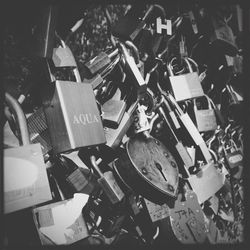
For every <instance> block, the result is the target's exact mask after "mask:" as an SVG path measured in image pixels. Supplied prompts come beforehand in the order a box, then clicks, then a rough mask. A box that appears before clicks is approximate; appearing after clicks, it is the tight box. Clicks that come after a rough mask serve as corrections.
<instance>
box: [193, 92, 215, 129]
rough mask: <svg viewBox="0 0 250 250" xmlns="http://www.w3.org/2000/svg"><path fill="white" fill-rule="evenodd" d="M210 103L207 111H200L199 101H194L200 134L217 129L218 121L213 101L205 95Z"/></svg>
mask: <svg viewBox="0 0 250 250" xmlns="http://www.w3.org/2000/svg"><path fill="white" fill-rule="evenodd" d="M204 97H205V98H206V99H207V102H208V108H207V109H198V107H197V100H196V99H194V114H195V119H196V124H197V128H198V130H199V131H200V132H205V131H211V130H215V129H216V128H217V121H216V116H215V111H214V109H213V108H212V105H211V99H210V98H209V97H208V96H207V95H204Z"/></svg>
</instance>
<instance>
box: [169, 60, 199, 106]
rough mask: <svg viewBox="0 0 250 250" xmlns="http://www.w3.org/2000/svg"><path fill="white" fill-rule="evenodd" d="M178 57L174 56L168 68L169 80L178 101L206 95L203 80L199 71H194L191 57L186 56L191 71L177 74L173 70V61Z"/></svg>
mask: <svg viewBox="0 0 250 250" xmlns="http://www.w3.org/2000/svg"><path fill="white" fill-rule="evenodd" d="M174 60H176V58H175V57H174V58H172V59H171V61H170V62H169V63H168V65H167V68H168V72H169V74H170V76H169V80H170V83H171V87H172V91H173V94H174V97H175V99H176V101H177V102H178V101H184V100H187V99H192V98H196V97H200V96H203V95H204V92H203V89H202V86H201V82H200V80H199V76H198V73H197V72H194V71H193V69H192V66H191V65H190V63H189V61H191V60H190V59H189V58H184V61H185V62H186V64H187V66H188V69H189V73H185V74H181V75H175V73H174V72H173V67H172V63H173V61H174ZM191 62H193V60H192V61H191Z"/></svg>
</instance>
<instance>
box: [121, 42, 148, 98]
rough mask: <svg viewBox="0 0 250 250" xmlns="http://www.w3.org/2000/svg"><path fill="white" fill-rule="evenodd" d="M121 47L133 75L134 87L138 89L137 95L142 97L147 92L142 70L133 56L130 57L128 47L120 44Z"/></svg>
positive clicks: (127, 66)
mask: <svg viewBox="0 0 250 250" xmlns="http://www.w3.org/2000/svg"><path fill="white" fill-rule="evenodd" d="M119 45H120V47H121V50H122V54H123V56H124V59H125V61H126V65H125V67H126V68H127V70H128V72H129V74H130V75H131V77H132V80H133V82H134V85H135V87H136V89H137V93H138V95H139V96H140V95H141V94H143V93H145V92H146V89H147V84H146V82H145V80H144V78H143V77H142V74H141V72H140V70H139V69H138V67H137V65H136V63H135V60H134V58H133V56H130V55H129V53H128V51H127V49H126V47H125V46H124V45H123V44H122V43H120V44H119Z"/></svg>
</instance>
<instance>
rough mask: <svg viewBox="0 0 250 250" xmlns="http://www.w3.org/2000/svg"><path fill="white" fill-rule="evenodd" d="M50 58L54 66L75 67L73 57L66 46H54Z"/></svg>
mask: <svg viewBox="0 0 250 250" xmlns="http://www.w3.org/2000/svg"><path fill="white" fill-rule="evenodd" d="M52 60H53V63H54V65H55V67H77V64H76V61H75V57H74V56H73V54H72V52H71V50H70V48H69V47H68V46H66V47H57V48H54V49H53V56H52Z"/></svg>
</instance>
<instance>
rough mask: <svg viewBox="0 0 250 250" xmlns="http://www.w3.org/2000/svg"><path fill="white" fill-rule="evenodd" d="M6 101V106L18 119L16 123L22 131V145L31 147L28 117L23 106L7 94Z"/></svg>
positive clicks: (20, 139)
mask: <svg viewBox="0 0 250 250" xmlns="http://www.w3.org/2000/svg"><path fill="white" fill-rule="evenodd" d="M5 101H6V104H7V105H8V106H9V108H10V110H11V112H12V113H13V114H14V116H15V117H16V121H17V123H18V127H19V130H20V137H21V138H19V141H20V145H21V146H22V145H29V144H30V138H29V131H28V125H27V120H26V117H25V115H24V113H23V110H22V108H21V105H20V104H19V103H18V101H17V100H16V99H15V98H14V97H13V96H11V95H10V94H9V93H7V92H6V93H5Z"/></svg>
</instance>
